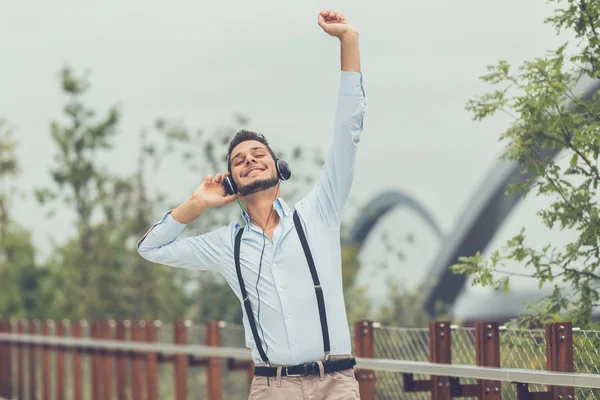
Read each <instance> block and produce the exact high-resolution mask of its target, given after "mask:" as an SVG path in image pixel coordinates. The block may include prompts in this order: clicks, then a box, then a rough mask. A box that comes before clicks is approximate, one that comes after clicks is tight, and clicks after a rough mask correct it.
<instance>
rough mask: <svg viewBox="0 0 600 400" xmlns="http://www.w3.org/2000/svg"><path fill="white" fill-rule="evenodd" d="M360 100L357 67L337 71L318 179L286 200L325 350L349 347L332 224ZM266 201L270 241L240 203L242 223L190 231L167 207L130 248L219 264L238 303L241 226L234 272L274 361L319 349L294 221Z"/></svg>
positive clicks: (351, 161) (346, 181)
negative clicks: (318, 291) (272, 217)
mask: <svg viewBox="0 0 600 400" xmlns="http://www.w3.org/2000/svg"><path fill="white" fill-rule="evenodd" d="M365 106H366V104H365V94H364V90H363V86H362V74H361V73H358V72H348V71H342V72H341V78H340V85H339V97H338V104H337V110H336V114H335V125H334V131H333V137H332V140H331V142H330V147H329V151H328V153H327V156H326V158H325V163H324V165H323V167H322V169H321V173H320V177H319V181H318V182H317V184H316V186H315V187H314V188H313V189H312V190H311V191H310V193H308V195H307V196H306V197H304V198H302V199H301V200H300V201H298V202H297V203H295V204H294V208H295V209H296V210H298V212H299V214H300V217H301V222H302V226H303V228H304V232H305V234H306V237H307V241H308V244H309V247H310V250H311V252H312V255H313V259H314V262H315V265H316V269H317V273H318V275H319V279H320V281H321V287H322V288H323V296H324V299H325V310H326V314H327V324H328V327H329V337H330V343H331V353H330V354H332V355H339V354H352V342H351V339H350V331H349V326H348V320H347V317H346V308H345V304H344V293H343V288H342V259H341V245H340V225H341V221H342V211H343V209H344V206H345V204H346V200H347V199H348V193H349V192H350V188H351V186H352V180H353V177H354V169H355V166H356V152H357V145H358V143H359V140H360V134H361V132H362V129H363V118H364V114H365ZM292 179H293V178H292ZM274 209H275V210H276V212H277V213H278V214H279V218H280V220H279V224H278V226H277V228H276V229H275V232H274V233H273V241H272V242H271V240H270V239H269V238H268V237H266V236H265V235H263V233H262V230H261V229H260V228H259V227H257V226H256V225H254V224H253V223H251V221H250V219H249V218H248V215H247V214H246V212H245V211H243V212H242V216H243V219H244V221H245V222H246V225H245V226H242V225H240V224H239V223H238V222H232V223H230V224H229V225H228V226H224V227H222V228H219V229H216V230H214V231H212V232H208V233H206V234H203V235H199V236H193V237H180V236H179V235H180V233H181V231H182V230H183V229H184V228H185V225H184V224H181V223H179V222H177V221H176V220H175V219H174V218H173V217H172V216H171V215H170V212H167V213H166V214H165V215H164V217H163V218H162V219H161V220H160V221H159V222H158V223H156V224H155V225H154V226H153V227H152V228H151V229H150V230H149V231H148V233H146V235H145V236H144V237H143V238H142V239H141V240H140V242H139V243H138V251H139V254H140V255H141V256H142V257H143V258H145V259H146V260H149V261H152V262H155V263H159V264H164V265H169V266H172V267H178V268H189V269H194V270H211V271H217V272H219V273H220V274H222V275H223V277H225V279H226V280H227V282H228V283H229V286H231V288H232V289H233V291H234V292H235V294H236V296H237V297H238V299H239V300H240V306H241V307H242V309H243V301H242V296H241V291H240V288H239V284H238V280H237V274H236V269H235V262H234V241H235V236H236V234H237V232H238V230H239V229H245V231H244V233H243V236H242V243H241V249H240V264H241V270H242V276H243V277H244V282H245V285H246V290H247V292H248V296H249V298H250V303H251V305H252V311H253V313H254V318H255V320H256V321H257V329H258V332H259V337H260V339H261V342H262V346H263V349H264V350H265V352H266V353H267V357H268V358H269V361H270V362H271V364H282V365H285V364H298V363H305V362H312V361H317V360H319V359H321V358H323V356H324V350H323V336H322V332H321V322H320V319H319V311H318V306H317V300H316V296H315V290H314V285H313V282H312V278H311V275H310V270H309V268H308V264H307V262H306V258H305V255H304V252H303V250H302V245H301V244H300V239H299V238H298V234H297V232H296V230H295V228H294V221H293V219H292V218H293V214H292V212H293V210H292V209H291V208H290V207H289V206H288V204H287V203H286V202H285V201H284V200H283V199H281V198H277V199H276V200H275V202H274ZM265 241H266V246H265V251H264V255H263V259H262V271H261V275H260V281H259V282H258V291H259V292H260V303H261V306H260V321H259V320H258V296H257V290H256V281H257V278H258V270H259V260H260V255H261V251H262V248H263V243H264V242H265ZM243 314H244V317H243V323H244V330H245V338H246V345H247V346H248V347H249V348H250V349H252V358H253V360H254V362H255V363H262V362H263V361H262V359H261V357H260V355H259V354H258V350H257V349H256V346H255V343H254V338H253V336H252V331H251V329H250V326H249V324H248V318H247V316H246V312H245V311H244V312H243ZM259 322H260V324H259ZM261 328H262V330H261ZM263 333H264V340H263Z"/></svg>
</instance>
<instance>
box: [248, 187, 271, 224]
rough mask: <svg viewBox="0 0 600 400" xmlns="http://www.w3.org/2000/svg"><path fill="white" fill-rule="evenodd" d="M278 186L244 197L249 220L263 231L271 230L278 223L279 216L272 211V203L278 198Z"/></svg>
mask: <svg viewBox="0 0 600 400" xmlns="http://www.w3.org/2000/svg"><path fill="white" fill-rule="evenodd" d="M278 186H279V185H277V186H274V187H272V188H270V189H268V190H263V191H261V192H258V193H253V194H251V195H248V196H246V197H244V203H245V204H246V212H247V213H248V215H249V216H250V219H251V220H252V222H254V223H255V224H256V225H258V226H260V227H261V228H263V229H267V228H271V227H273V226H274V225H277V223H278V222H279V214H277V212H276V211H275V210H273V202H274V201H275V199H276V198H277V197H279V187H278Z"/></svg>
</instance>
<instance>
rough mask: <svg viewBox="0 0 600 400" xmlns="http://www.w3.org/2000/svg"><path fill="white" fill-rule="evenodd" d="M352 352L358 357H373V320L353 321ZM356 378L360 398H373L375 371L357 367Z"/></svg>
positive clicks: (363, 399) (365, 399) (367, 399)
mask: <svg viewBox="0 0 600 400" xmlns="http://www.w3.org/2000/svg"><path fill="white" fill-rule="evenodd" d="M354 352H355V354H356V356H357V357H360V358H374V357H375V343H374V341H373V321H368V320H362V321H356V322H354ZM356 379H357V380H358V387H359V390H360V398H361V399H362V400H374V399H375V373H374V371H373V370H370V369H357V370H356Z"/></svg>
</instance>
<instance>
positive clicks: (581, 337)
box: [573, 331, 600, 400]
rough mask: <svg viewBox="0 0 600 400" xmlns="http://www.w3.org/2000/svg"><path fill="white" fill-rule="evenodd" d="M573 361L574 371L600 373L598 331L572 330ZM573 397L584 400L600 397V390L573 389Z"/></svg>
mask: <svg viewBox="0 0 600 400" xmlns="http://www.w3.org/2000/svg"><path fill="white" fill-rule="evenodd" d="M573 363H574V364H575V365H574V367H575V368H574V369H575V372H580V373H585V374H600V332H597V331H575V332H573ZM575 397H576V398H577V399H584V400H591V399H594V400H597V399H600V390H592V389H579V388H577V389H575Z"/></svg>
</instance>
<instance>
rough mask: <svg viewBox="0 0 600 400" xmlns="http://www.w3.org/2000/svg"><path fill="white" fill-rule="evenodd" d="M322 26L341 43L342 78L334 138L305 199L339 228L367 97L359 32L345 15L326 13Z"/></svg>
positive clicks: (350, 180)
mask: <svg viewBox="0 0 600 400" xmlns="http://www.w3.org/2000/svg"><path fill="white" fill-rule="evenodd" d="M318 18H319V26H321V28H323V31H325V32H326V33H328V34H329V35H331V36H333V37H336V38H337V39H339V41H340V48H341V76H340V84H339V94H338V104H337V110H336V114H335V123H334V131H333V136H332V139H331V142H330V145H329V151H328V152H327V155H326V158H325V164H324V165H323V168H322V169H321V175H320V177H319V180H318V182H317V184H316V186H315V188H314V189H313V190H312V191H311V193H309V195H308V196H307V197H306V198H305V199H304V201H305V203H306V204H305V205H306V206H308V207H311V208H313V209H315V210H316V212H317V214H318V215H319V216H320V217H321V219H322V220H323V221H324V223H325V224H327V225H329V226H331V227H333V228H337V227H339V225H340V224H341V220H342V212H343V209H344V206H345V205H346V201H347V199H348V194H349V192H350V189H351V187H352V181H353V178H354V169H355V164H356V151H357V146H358V143H359V141H360V134H361V133H362V129H363V118H364V114H365V108H366V105H365V93H364V90H363V86H362V77H363V76H362V73H361V69H360V52H359V45H358V30H357V29H356V28H355V27H354V26H352V25H349V24H348V23H347V22H346V18H345V17H344V15H343V14H340V13H335V12H332V11H323V12H321V13H320V14H319V17H318Z"/></svg>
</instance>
